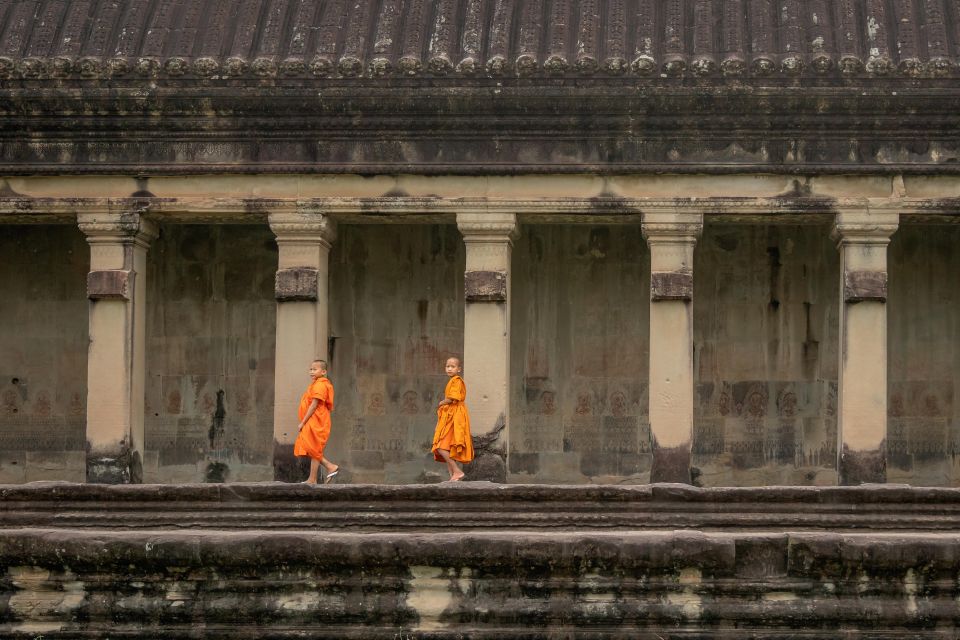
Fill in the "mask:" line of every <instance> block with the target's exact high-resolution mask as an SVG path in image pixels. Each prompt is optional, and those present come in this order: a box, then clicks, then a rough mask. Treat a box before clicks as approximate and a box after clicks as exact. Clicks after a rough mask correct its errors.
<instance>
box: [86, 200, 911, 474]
mask: <svg viewBox="0 0 960 640" xmlns="http://www.w3.org/2000/svg"><path fill="white" fill-rule="evenodd" d="M703 219H704V211H703V210H691V208H690V206H689V204H687V205H684V206H682V207H679V206H678V207H666V206H659V207H656V208H651V209H650V210H648V211H644V212H643V216H642V223H641V224H642V230H643V236H644V237H645V238H646V241H647V243H648V245H649V248H650V256H651V261H650V272H651V278H650V283H651V284H650V291H649V301H650V359H649V379H650V393H649V396H650V409H649V410H650V414H649V415H650V424H651V441H652V442H651V445H652V451H653V460H652V469H651V476H650V477H651V481H653V482H691V464H690V460H691V444H692V439H693V412H694V411H693V408H694V376H693V312H692V310H693V296H694V290H693V282H694V274H693V252H694V247H695V244H696V242H697V239H698V237H699V236H700V234H701V231H702V229H703ZM268 222H269V225H270V228H271V230H272V231H273V233H274V234H275V236H276V241H277V244H278V247H279V264H278V270H277V273H276V286H275V294H276V299H277V325H276V326H277V335H276V368H275V371H276V373H275V376H276V378H275V392H276V396H275V410H274V416H275V417H274V475H275V478H276V479H279V480H293V479H294V478H297V477H298V471H297V466H296V462H295V459H294V458H293V452H292V444H293V440H294V439H295V436H296V434H295V433H294V432H293V429H292V425H293V422H292V421H291V420H290V419H289V416H291V415H294V414H295V409H296V403H297V397H298V393H299V392H298V390H299V389H300V387H301V386H302V380H303V371H304V369H305V367H306V361H307V359H308V358H309V357H312V356H316V357H321V358H325V357H326V356H327V341H328V322H329V320H328V310H329V300H328V285H327V279H328V259H329V252H330V248H331V246H332V243H333V242H335V235H336V233H335V230H336V225H335V221H334V220H333V219H332V218H331V217H330V216H329V215H327V214H325V213H321V212H319V211H317V212H310V211H307V210H301V209H298V210H297V211H296V212H289V211H287V212H279V213H271V214H269V220H268ZM456 222H457V226H458V228H459V230H460V232H461V234H462V237H463V241H464V243H465V246H466V269H465V273H464V287H465V297H464V299H465V305H466V309H465V315H464V336H465V337H464V360H465V375H466V378H467V379H468V380H470V382H471V401H470V405H471V411H472V414H473V424H474V435H475V437H476V439H477V444H478V458H477V461H476V462H475V464H474V465H473V467H472V468H471V472H472V473H471V475H472V477H474V478H478V479H490V480H495V481H503V480H505V478H506V468H507V467H506V456H507V455H508V454H507V450H508V446H507V442H508V434H509V426H510V413H509V405H510V402H509V390H510V388H511V380H510V366H509V362H510V302H511V295H510V258H511V249H512V243H513V240H514V238H516V237H517V235H518V233H520V228H519V225H518V222H517V216H516V214H514V213H498V212H494V211H482V210H468V211H463V212H458V213H456ZM78 223H79V226H80V229H81V230H82V231H83V232H84V234H86V237H87V240H88V242H89V244H90V250H91V262H90V264H91V267H90V269H91V270H90V273H89V276H88V280H87V294H88V298H89V301H90V302H89V308H90V349H89V359H88V360H89V364H88V371H89V377H88V379H89V387H88V389H89V390H88V402H87V425H88V427H87V440H88V449H89V453H88V462H87V479H88V481H90V482H104V483H117V482H138V481H140V479H141V456H142V450H143V441H144V440H143V418H144V415H143V414H144V402H143V397H144V377H145V369H144V342H145V338H144V317H145V315H146V314H145V305H146V304H147V300H146V297H145V291H146V288H145V281H146V277H147V274H146V268H145V266H146V261H145V256H146V252H147V251H148V249H149V245H150V241H151V240H152V239H153V238H155V237H156V235H157V229H156V226H155V224H154V223H153V222H151V221H150V220H149V219H148V218H147V217H146V216H145V215H144V214H143V213H141V212H130V213H122V214H116V213H107V212H104V213H90V214H88V213H84V214H79V215H78ZM897 225H898V213H897V212H896V211H879V212H877V211H873V210H866V209H861V210H853V211H841V212H839V213H836V214H835V222H834V226H833V235H834V238H835V240H836V242H837V245H838V248H839V251H840V255H841V264H842V269H841V274H842V276H841V277H842V282H841V283H839V285H840V286H839V290H840V291H841V298H842V299H841V305H840V309H841V313H840V336H841V344H840V354H841V355H840V358H841V362H840V380H839V425H838V432H839V433H838V438H839V442H838V452H839V460H838V472H839V481H840V483H841V484H859V483H861V482H883V481H885V478H886V469H885V454H884V450H883V448H884V441H885V437H886V416H887V406H886V404H887V398H886V370H887V363H886V359H887V353H886V352H887V345H886V308H885V302H886V286H887V263H886V247H887V244H888V243H889V240H890V237H891V235H892V234H893V233H894V232H895V231H896V229H897ZM637 295H638V296H639V295H648V292H641V291H638V292H637Z"/></svg>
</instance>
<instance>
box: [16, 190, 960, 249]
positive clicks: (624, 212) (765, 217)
mask: <svg viewBox="0 0 960 640" xmlns="http://www.w3.org/2000/svg"><path fill="white" fill-rule="evenodd" d="M144 202H146V204H145V207H146V208H148V209H149V211H150V219H152V220H167V219H169V220H171V221H178V222H204V223H207V222H210V223H221V224H222V223H231V222H234V223H242V224H250V223H253V222H260V223H264V222H268V221H269V223H270V225H271V228H272V229H274V232H275V233H279V234H290V235H293V236H296V235H300V234H303V235H306V236H307V237H311V236H314V235H319V236H320V237H322V238H326V239H327V240H328V241H333V240H334V239H335V232H336V221H339V220H343V221H349V222H376V223H383V222H401V223H403V222H408V221H413V222H415V223H419V222H423V223H435V222H437V221H438V220H446V217H447V216H455V215H457V214H462V213H464V212H469V213H476V214H480V215H484V216H486V215H489V214H505V215H514V216H516V215H517V214H522V215H526V216H537V217H543V218H544V219H551V218H554V219H562V220H563V221H570V220H573V219H575V220H576V221H578V222H582V223H591V222H595V221H597V220H598V219H600V220H603V221H604V222H605V223H611V222H612V223H622V224H637V223H639V222H640V221H641V212H646V211H649V210H651V209H655V208H656V209H659V210H661V211H664V210H665V211H667V212H672V213H684V214H698V213H699V214H702V216H703V217H704V218H705V219H711V220H721V221H724V222H727V221H729V222H760V223H764V222H767V221H776V222H789V223H791V224H823V223H824V222H826V221H828V220H833V219H834V217H835V216H836V215H837V214H838V212H842V211H850V210H857V209H859V208H862V209H868V208H877V207H879V206H883V207H887V208H894V209H896V211H897V212H898V214H899V215H900V216H909V217H911V218H915V219H917V220H918V221H936V222H949V221H955V222H960V198H940V197H930V198H902V199H887V198H883V199H880V200H879V201H876V200H873V199H866V198H862V199H861V198H841V199H829V198H807V197H782V198H771V197H726V196H717V197H706V198H699V199H696V200H693V199H690V198H661V197H658V198H643V197H639V198H618V197H610V198H602V197H601V198H594V197H582V198H576V197H570V198H560V199H557V198H549V197H544V198H523V199H490V198H446V197H411V196H378V197H339V196H331V197H318V198H314V199H311V200H309V201H304V200H300V199H283V198H276V197H262V198H197V197H190V196H183V197H167V198H155V199H150V198H147V199H146V200H144V199H136V200H133V199H123V198H119V199H115V198H83V197H67V196H63V197H37V198H31V197H22V196H0V224H4V223H12V224H24V223H30V222H37V223H46V224H49V223H63V222H65V221H71V220H77V221H78V222H79V223H80V228H81V229H86V230H87V231H89V232H90V233H91V234H95V233H113V232H118V233H119V232H124V233H128V232H131V231H135V230H137V229H138V227H137V226H136V225H133V224H130V221H129V218H123V217H122V216H121V214H109V216H107V217H106V219H105V217H104V214H103V213H102V212H103V211H104V210H105V209H122V208H124V207H128V206H131V205H132V204H134V203H141V204H142V203H144ZM305 206H309V207H311V208H314V209H318V210H322V211H323V213H322V214H316V213H314V214H303V213H302V211H303V209H304V207H305ZM281 214H282V215H281ZM288 214H290V215H288ZM317 216H322V218H318V217H317ZM425 216H426V217H425ZM647 219H648V222H647V223H646V224H645V226H646V227H647V228H648V230H649V234H650V235H652V234H655V233H657V232H658V231H662V232H663V233H665V234H679V235H690V234H691V233H694V231H695V230H691V229H687V228H684V227H683V226H680V227H676V226H669V224H668V223H667V224H666V226H664V224H661V225H659V226H656V225H654V223H653V222H652V221H650V220H649V216H647ZM124 220H126V221H127V222H126V223H125V222H124ZM450 221H451V222H452V220H450ZM141 224H142V223H141ZM458 224H459V223H458ZM891 224H893V226H892V227H891V226H890V225H891ZM857 226H858V225H854V224H852V223H851V222H849V218H848V221H845V222H841V223H840V224H838V225H837V230H838V231H837V233H842V234H849V235H851V236H852V235H853V234H854V232H855V230H856V229H857ZM859 226H863V225H859ZM891 228H892V230H891ZM462 229H463V230H464V231H465V232H466V233H471V232H476V233H478V234H481V233H496V234H509V233H511V232H512V231H511V225H510V223H509V222H507V223H506V224H504V223H503V222H502V221H501V222H500V223H499V224H498V223H495V221H492V220H491V221H489V222H486V223H485V222H483V221H482V220H480V221H473V220H465V221H464V222H463V224H462ZM895 230H896V223H895V222H893V223H891V222H887V223H886V224H883V225H878V224H874V225H868V226H867V227H866V229H865V233H866V237H870V236H876V235H878V234H879V235H881V236H882V234H883V233H893V231H895Z"/></svg>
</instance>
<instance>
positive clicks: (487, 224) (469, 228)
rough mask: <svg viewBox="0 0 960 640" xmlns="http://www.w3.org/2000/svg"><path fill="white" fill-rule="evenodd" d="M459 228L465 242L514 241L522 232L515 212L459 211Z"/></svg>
mask: <svg viewBox="0 0 960 640" xmlns="http://www.w3.org/2000/svg"><path fill="white" fill-rule="evenodd" d="M457 228H458V229H459V230H460V233H461V235H463V239H464V241H465V242H469V241H472V240H478V241H496V240H501V241H509V242H513V240H514V238H516V237H517V236H518V235H519V233H520V229H519V225H518V224H517V214H515V213H486V212H466V213H458V214H457Z"/></svg>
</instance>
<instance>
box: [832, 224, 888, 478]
mask: <svg viewBox="0 0 960 640" xmlns="http://www.w3.org/2000/svg"><path fill="white" fill-rule="evenodd" d="M898 224H899V214H898V213H895V212H893V213H891V212H871V211H868V210H861V211H849V212H846V211H845V212H841V213H838V214H837V217H836V222H835V226H834V231H833V235H834V239H835V240H836V241H837V246H838V248H839V249H840V273H841V282H840V380H839V393H838V396H839V397H838V399H837V402H838V407H837V417H838V419H837V435H838V449H837V453H838V456H839V460H838V463H837V464H838V466H837V471H838V473H839V476H840V484H842V485H856V484H861V483H864V482H886V478H887V464H886V453H885V451H884V448H885V441H886V437H887V308H886V302H887V245H888V244H889V243H890V236H892V235H893V233H894V232H895V231H896V230H897V225H898Z"/></svg>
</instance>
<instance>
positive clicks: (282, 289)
mask: <svg viewBox="0 0 960 640" xmlns="http://www.w3.org/2000/svg"><path fill="white" fill-rule="evenodd" d="M269 223H270V229H271V230H272V231H273V233H274V235H275V236H276V238H277V246H278V248H279V252H280V253H279V260H278V265H277V274H276V282H275V295H276V299H277V338H276V340H277V343H276V363H275V367H276V369H275V377H274V381H275V384H274V405H273V444H274V454H273V471H274V479H275V480H280V481H284V482H294V481H299V480H302V479H303V477H302V474H301V473H300V470H299V465H298V464H297V460H296V458H295V457H294V455H293V443H294V441H295V440H296V437H297V407H298V404H299V399H300V395H301V394H302V392H303V390H304V389H306V388H307V385H308V384H309V382H310V380H309V376H308V375H307V370H308V369H309V367H310V361H311V360H313V359H314V358H320V359H323V360H326V359H327V355H328V354H327V343H328V340H329V306H330V305H329V299H328V297H329V296H328V264H329V256H330V246H331V243H332V242H333V240H334V238H335V235H336V225H335V223H334V221H333V220H332V219H331V218H330V217H329V216H327V215H324V214H322V213H316V212H308V211H299V212H283V213H271V214H270V215H269Z"/></svg>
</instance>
